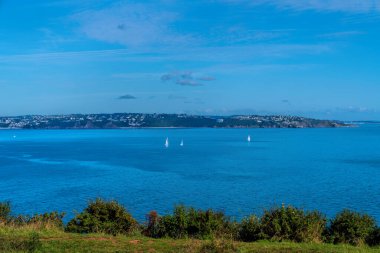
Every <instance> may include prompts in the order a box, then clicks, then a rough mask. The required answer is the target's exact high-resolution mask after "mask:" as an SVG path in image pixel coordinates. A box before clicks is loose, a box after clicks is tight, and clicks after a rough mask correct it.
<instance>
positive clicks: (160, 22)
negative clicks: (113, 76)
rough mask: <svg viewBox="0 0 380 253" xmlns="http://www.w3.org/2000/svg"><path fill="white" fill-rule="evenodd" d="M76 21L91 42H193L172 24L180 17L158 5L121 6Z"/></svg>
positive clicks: (79, 15) (133, 44)
mask: <svg viewBox="0 0 380 253" xmlns="http://www.w3.org/2000/svg"><path fill="white" fill-rule="evenodd" d="M72 19H73V20H74V21H76V22H78V24H79V26H80V31H81V32H82V33H83V34H85V35H86V36H87V37H89V38H91V39H96V40H99V41H104V42H109V43H115V44H122V45H125V46H129V47H136V46H139V47H140V46H147V45H170V44H174V43H183V42H185V41H188V40H190V37H189V36H186V35H180V34H177V33H176V32H175V31H173V30H172V29H171V28H170V25H171V24H172V23H173V22H174V21H175V20H176V19H177V14H176V13H173V12H169V11H165V10H159V9H158V7H157V5H152V4H130V3H124V2H122V3H118V4H116V5H112V6H110V7H107V8H103V9H97V10H88V11H84V12H81V13H77V14H75V15H73V16H72Z"/></svg>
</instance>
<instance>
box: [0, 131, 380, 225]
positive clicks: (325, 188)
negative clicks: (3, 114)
mask: <svg viewBox="0 0 380 253" xmlns="http://www.w3.org/2000/svg"><path fill="white" fill-rule="evenodd" d="M248 135H250V137H251V142H248V141H247V138H248ZM166 138H168V142H169V146H168V147H165V140H166ZM181 141H183V144H184V145H183V146H181V145H180V143H181ZM97 197H101V198H104V199H106V200H117V201H118V202H120V203H121V204H123V205H124V206H125V207H126V208H127V210H128V211H129V212H131V213H132V215H133V216H134V217H135V218H136V219H137V220H139V221H141V222H143V221H144V220H145V217H146V214H147V213H148V212H149V211H151V210H156V211H158V213H159V214H168V213H171V212H172V210H173V207H174V206H175V205H178V204H184V205H187V206H193V207H196V208H201V209H207V208H212V209H215V210H218V211H224V212H225V213H226V214H227V215H229V216H231V217H232V218H234V219H237V220H239V219H241V218H242V217H244V216H246V215H249V214H257V215H260V214H262V213H263V211H264V210H266V209H270V208H272V207H276V206H281V205H293V206H296V207H299V208H303V209H305V210H319V211H321V212H323V213H324V214H326V215H327V217H328V218H332V217H334V216H335V215H336V213H337V212H339V211H341V210H343V209H352V210H355V211H358V212H363V213H367V214H369V215H372V216H373V217H375V218H376V219H377V222H378V223H379V222H380V124H361V125H358V126H356V127H349V128H315V129H313V128H310V129H207V128H194V129H192V128H186V129H182V128H166V129H118V130H0V202H1V201H10V202H11V205H12V212H13V214H15V215H17V214H29V215H32V214H35V213H42V212H50V211H53V210H54V211H59V212H65V213H66V217H65V221H68V220H69V219H71V218H72V217H73V216H74V215H75V214H76V213H78V212H81V211H82V210H83V208H85V207H86V205H87V204H88V202H89V201H91V200H94V199H96V198H97Z"/></svg>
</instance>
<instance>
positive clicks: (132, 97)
mask: <svg viewBox="0 0 380 253" xmlns="http://www.w3.org/2000/svg"><path fill="white" fill-rule="evenodd" d="M118 99H121V100H123V99H136V97H135V96H132V95H130V94H126V95H123V96H120V97H118Z"/></svg>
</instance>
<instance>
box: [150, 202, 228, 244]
mask: <svg viewBox="0 0 380 253" xmlns="http://www.w3.org/2000/svg"><path fill="white" fill-rule="evenodd" d="M147 220H148V222H147V226H146V228H145V231H144V233H145V234H146V235H148V236H151V237H155V238H158V237H172V238H185V237H193V238H211V237H213V236H216V235H222V234H223V235H224V234H230V233H233V232H232V231H233V227H234V226H233V223H232V222H230V220H229V219H228V218H227V217H226V216H225V215H224V213H223V212H215V211H213V210H211V209H209V210H206V211H203V210H197V209H194V208H192V207H189V208H188V207H185V206H183V205H179V206H176V207H175V208H174V211H173V215H165V216H159V215H158V214H157V213H156V212H154V211H153V212H151V213H150V214H149V215H148V217H147Z"/></svg>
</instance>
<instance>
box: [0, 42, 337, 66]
mask: <svg viewBox="0 0 380 253" xmlns="http://www.w3.org/2000/svg"><path fill="white" fill-rule="evenodd" d="M331 50H332V46H331V45H329V44H257V45H245V46H214V47H188V48H181V49H178V48H166V49H160V50H159V53H157V51H154V50H153V49H149V50H148V49H145V50H139V49H108V50H88V51H86V50H82V51H66V52H47V53H35V54H13V55H0V62H2V63H10V62H18V63H19V62H38V63H44V62H46V63H62V62H64V61H68V62H70V63H73V62H77V61H93V60H103V61H104V60H107V61H124V62H162V61H181V62H183V61H186V62H189V61H196V62H213V61H214V62H219V63H223V62H231V60H234V59H236V60H239V61H241V60H247V59H250V60H251V59H255V58H276V57H294V56H297V55H316V54H322V53H327V52H330V51H331Z"/></svg>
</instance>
